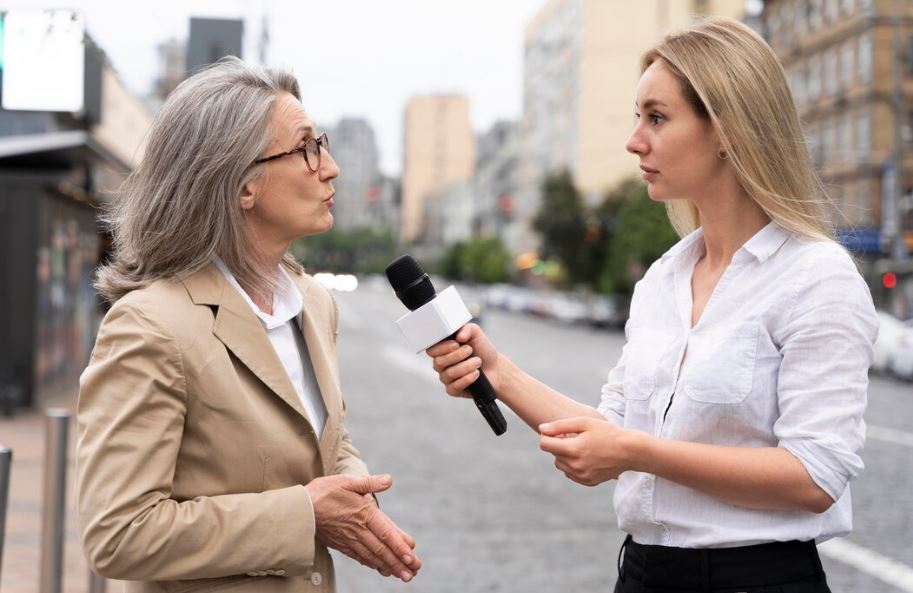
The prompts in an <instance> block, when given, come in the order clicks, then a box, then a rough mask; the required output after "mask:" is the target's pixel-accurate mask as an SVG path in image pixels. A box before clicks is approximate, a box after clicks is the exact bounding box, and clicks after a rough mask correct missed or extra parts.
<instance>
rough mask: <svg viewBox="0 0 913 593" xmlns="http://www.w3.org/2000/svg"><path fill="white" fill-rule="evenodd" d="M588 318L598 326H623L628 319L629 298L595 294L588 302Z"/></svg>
mask: <svg viewBox="0 0 913 593" xmlns="http://www.w3.org/2000/svg"><path fill="white" fill-rule="evenodd" d="M587 320H588V321H589V322H590V325H593V326H596V327H611V328H614V329H621V328H623V327H624V326H625V323H626V322H627V321H628V302H627V299H625V298H623V297H620V296H617V295H611V296H607V295H603V294H597V295H593V296H592V297H590V300H589V302H588V303H587Z"/></svg>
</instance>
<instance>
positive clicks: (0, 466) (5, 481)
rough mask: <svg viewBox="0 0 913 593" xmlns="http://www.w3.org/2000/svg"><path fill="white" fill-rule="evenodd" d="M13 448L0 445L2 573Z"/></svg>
mask: <svg viewBox="0 0 913 593" xmlns="http://www.w3.org/2000/svg"><path fill="white" fill-rule="evenodd" d="M12 464H13V450H12V449H10V448H9V447H4V446H3V445H0V575H2V574H3V534H4V533H6V507H7V503H8V501H9V493H10V466H11V465H12Z"/></svg>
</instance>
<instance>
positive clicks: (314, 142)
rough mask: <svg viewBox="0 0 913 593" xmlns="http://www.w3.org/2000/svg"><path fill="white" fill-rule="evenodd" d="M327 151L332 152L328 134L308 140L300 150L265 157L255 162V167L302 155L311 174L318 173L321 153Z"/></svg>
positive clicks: (295, 149) (294, 149)
mask: <svg viewBox="0 0 913 593" xmlns="http://www.w3.org/2000/svg"><path fill="white" fill-rule="evenodd" d="M321 149H322V150H325V151H327V152H330V139H329V138H327V134H326V132H324V133H323V134H321V135H319V136H317V137H316V138H308V140H307V142H305V143H304V146H299V147H298V148H293V149H292V150H289V151H287V152H283V153H281V154H274V155H272V156H267V157H263V158H262V159H257V160H255V161H254V164H255V165H259V164H260V163H265V162H266V161H272V160H275V159H281V158H282V157H284V156H288V155H290V154H298V153H301V156H302V157H304V162H305V163H306V164H307V166H308V169H309V170H310V171H311V173H316V172H317V170H318V169H320V152H321Z"/></svg>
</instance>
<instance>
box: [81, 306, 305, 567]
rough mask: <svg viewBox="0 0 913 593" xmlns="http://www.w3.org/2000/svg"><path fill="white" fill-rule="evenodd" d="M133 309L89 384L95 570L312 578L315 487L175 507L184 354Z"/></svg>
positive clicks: (85, 494)
mask: <svg viewBox="0 0 913 593" xmlns="http://www.w3.org/2000/svg"><path fill="white" fill-rule="evenodd" d="M124 300H128V298H127V297H125V298H124V299H123V300H122V301H121V302H119V303H117V304H116V305H115V307H114V308H113V309H112V310H111V311H110V312H109V314H108V315H107V317H106V318H105V320H104V323H103V324H102V327H101V329H100V331H99V335H98V338H97V341H96V345H95V349H94V350H93V353H92V358H91V360H90V362H89V365H88V367H87V368H86V370H85V372H84V373H83V375H82V377H81V378H80V391H79V403H78V408H77V424H78V440H77V453H76V455H77V476H76V489H77V505H76V506H77V509H76V510H77V521H78V524H79V531H80V536H81V538H82V543H83V546H84V549H85V553H86V557H87V558H88V560H89V563H90V565H91V567H92V568H93V569H94V570H95V571H96V572H97V573H98V574H100V575H102V576H106V577H110V578H116V579H129V580H176V579H197V578H213V577H221V576H229V575H236V574H243V573H246V572H248V571H255V570H267V569H282V570H284V571H285V572H286V574H289V575H297V574H303V573H305V572H307V570H308V567H309V566H311V565H312V564H313V562H314V554H315V542H314V535H315V525H314V514H313V510H312V507H311V501H310V497H309V495H308V493H307V490H306V489H305V488H304V486H300V485H296V486H292V487H288V488H283V489H278V490H270V491H265V492H252V493H242V494H226V495H219V496H201V497H198V498H195V499H193V500H183V501H178V500H175V499H173V498H172V497H171V496H172V480H173V476H174V472H175V462H176V459H177V456H178V451H179V449H180V447H181V437H182V432H183V428H184V422H185V417H186V413H187V397H188V394H187V391H186V381H185V375H184V371H183V360H182V354H181V350H180V348H179V347H178V344H177V342H176V340H175V339H174V338H173V334H169V332H168V331H167V330H166V329H165V328H164V327H163V326H162V325H161V324H160V323H157V322H156V321H154V320H153V319H151V318H150V317H149V316H147V315H144V314H143V312H142V310H143V309H144V307H141V306H138V305H137V304H136V303H123V301H124Z"/></svg>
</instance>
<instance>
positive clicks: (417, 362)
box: [383, 346, 438, 384]
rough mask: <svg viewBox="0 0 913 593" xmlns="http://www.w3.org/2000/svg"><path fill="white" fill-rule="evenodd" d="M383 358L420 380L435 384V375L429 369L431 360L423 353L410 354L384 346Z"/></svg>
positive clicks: (394, 347)
mask: <svg viewBox="0 0 913 593" xmlns="http://www.w3.org/2000/svg"><path fill="white" fill-rule="evenodd" d="M383 356H384V358H386V359H387V361H389V362H390V363H392V364H393V365H395V366H397V367H399V368H400V369H402V370H404V371H406V372H407V373H411V374H413V375H415V376H416V377H419V378H420V379H427V380H428V381H430V382H432V383H435V384H437V383H438V380H437V373H435V372H434V369H433V368H432V367H431V359H430V358H428V356H426V355H425V354H424V353H422V354H412V353H411V352H409V351H408V350H406V349H404V348H401V347H399V346H386V347H385V348H384V349H383Z"/></svg>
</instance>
